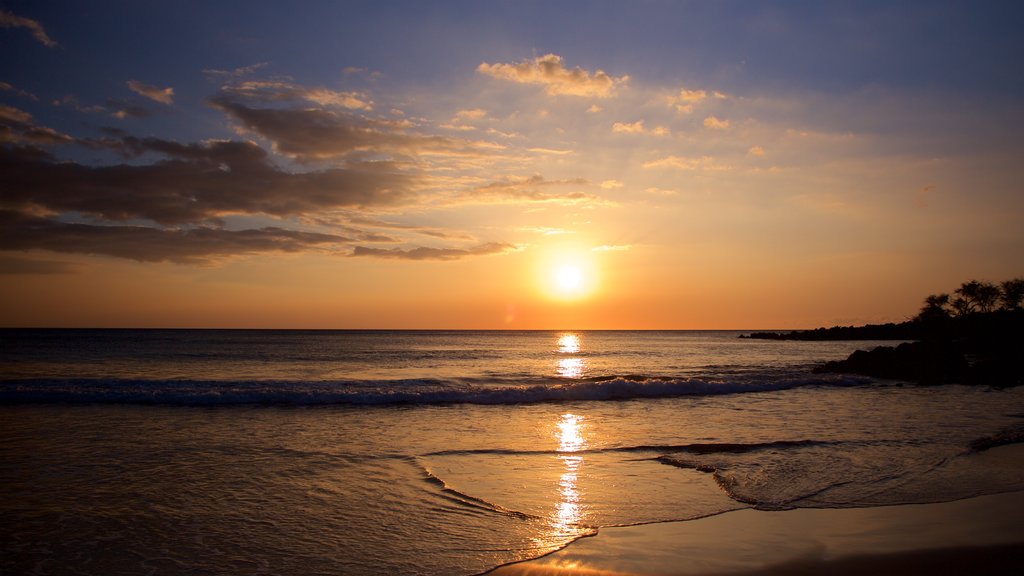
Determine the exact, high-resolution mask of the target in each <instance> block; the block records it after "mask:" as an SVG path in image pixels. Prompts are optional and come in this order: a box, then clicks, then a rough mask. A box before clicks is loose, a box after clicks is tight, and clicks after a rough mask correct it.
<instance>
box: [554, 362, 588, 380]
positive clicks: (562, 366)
mask: <svg viewBox="0 0 1024 576" xmlns="http://www.w3.org/2000/svg"><path fill="white" fill-rule="evenodd" d="M584 368H586V364H584V362H583V359H582V358H560V359H559V360H558V375H559V376H560V377H562V378H582V377H583V369H584Z"/></svg>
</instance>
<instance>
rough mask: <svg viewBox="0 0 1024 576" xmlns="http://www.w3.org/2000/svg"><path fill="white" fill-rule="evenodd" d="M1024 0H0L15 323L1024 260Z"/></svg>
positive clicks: (790, 299)
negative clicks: (1022, 0) (86, 0)
mask: <svg viewBox="0 0 1024 576" xmlns="http://www.w3.org/2000/svg"><path fill="white" fill-rule="evenodd" d="M1022 26H1024V4H1020V3H1019V2H941V1H926V2H871V1H857V2H819V1H808V2H800V1H785V2H772V1H765V2H746V1H738V2H732V1H716V2H710V1H707V2H672V1H653V0H652V1H636V2H615V1H592V2H570V1H562V2H558V1H545V2H532V1H491V2H398V1H394V2H392V1H382V0H375V1H372V2H302V3H289V2H265V1H245V2H190V1H185V2H180V1H178V2H159V1H153V2H128V1H125V2H110V1H99V2H90V3H88V4H84V3H81V2H72V1H67V2H61V1H52V2H50V1H48V2H28V1H0V155H2V156H0V326H12V327H13V326H40V327H228V328H235V327H237V328H409V329H432V328H446V329H447V328H451V329H787V328H810V327H815V326H823V325H835V324H840V325H848V324H862V323H877V322H890V321H897V322H898V321H901V320H905V319H907V318H909V317H911V316H913V315H914V314H915V313H916V312H917V310H918V309H919V308H920V306H921V304H922V301H923V299H924V297H925V296H927V295H928V294H933V293H938V292H950V291H952V290H953V289H954V288H956V287H957V286H959V285H960V283H961V282H963V281H965V280H968V279H972V278H976V279H982V280H990V281H997V282H998V281H1001V280H1006V279H1010V278H1014V277H1020V276H1022V275H1024V141H1022V138H1021V134H1024V74H1022V73H1021V64H1020V63H1021V61H1024V35H1021V34H1020V33H1019V31H1020V29H1021V28H1022Z"/></svg>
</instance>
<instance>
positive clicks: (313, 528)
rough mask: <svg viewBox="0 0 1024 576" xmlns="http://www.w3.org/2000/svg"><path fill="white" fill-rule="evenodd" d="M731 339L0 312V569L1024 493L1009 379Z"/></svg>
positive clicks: (530, 537) (509, 551)
mask: <svg viewBox="0 0 1024 576" xmlns="http://www.w3.org/2000/svg"><path fill="white" fill-rule="evenodd" d="M740 334H741V333H740V332H717V331H711V332H695V331H676V332H604V331H600V332H587V331H584V332H571V331H566V332H558V331H551V332H546V331H536V332H533V331H531V332H517V331H508V332H502V331H495V332H491V331H480V332H470V331H263V330H238V331H235V330H29V329H25V330H21V329H17V330H2V331H0V339H2V346H0V496H2V497H0V541H2V546H3V554H2V558H0V573H3V574H96V575H111V574H133V575H134V574H154V575H155V574H332V575H337V574H355V575H360V574H430V575H434V574H437V575H471V574H482V573H485V572H487V571H488V570H491V569H493V568H495V567H497V566H501V565H504V564H507V563H511V562H517V561H521V560H526V559H530V558H536V557H539V556H541V555H544V554H547V553H549V552H552V551H555V550H558V549H560V548H563V547H565V546H568V545H571V544H572V542H573V541H574V540H576V539H579V538H581V537H585V536H589V535H593V534H595V533H596V532H597V531H599V530H601V529H602V528H603V527H609V526H626V525H635V524H642V523H652V522H664V521H686V520H692V519H698V518H702V517H706V516H709V515H714V514H719V513H722V512H725V511H729V510H735V509H739V508H747V507H756V508H761V509H769V510H785V509H790V508H836V507H840V508H842V507H867V506H881V505H890V504H907V503H925V502H944V501H952V500H958V499H963V498H968V497H972V496H978V495H983V494H995V493H1001V492H1011V491H1021V490H1024V462H1021V461H1020V458H1019V457H1013V456H1011V455H1010V454H1011V453H1010V452H1006V451H1003V450H1001V449H1002V448H1005V446H1004V445H1005V444H1012V443H1017V442H1020V441H1021V440H1024V390H1022V389H1017V388H1011V389H1000V388H997V387H986V386H974V387H967V386H958V385H947V386H935V387H922V386H916V385H911V384H906V383H901V382H893V381H883V380H876V379H872V378H867V377H860V376H847V375H836V374H814V373H812V372H811V368H813V367H814V366H815V365H818V364H821V363H823V362H825V361H828V360H837V359H841V358H844V357H845V356H846V355H848V354H849V353H850V352H852V351H853V350H856V349H864V348H870V347H872V346H875V345H880V344H892V343H883V342H787V341H762V340H749V339H740V338H738V336H739V335H740ZM1016 453H1017V452H1012V454H1016Z"/></svg>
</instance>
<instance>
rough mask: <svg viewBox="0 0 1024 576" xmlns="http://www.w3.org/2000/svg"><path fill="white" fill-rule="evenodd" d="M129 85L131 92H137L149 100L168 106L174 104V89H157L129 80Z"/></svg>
mask: <svg viewBox="0 0 1024 576" xmlns="http://www.w3.org/2000/svg"><path fill="white" fill-rule="evenodd" d="M127 84H128V89H129V90H131V91H132V92H135V93H136V94H138V95H139V96H142V97H144V98H149V99H150V100H152V101H153V102H159V103H161V104H167V105H168V106H170V105H171V104H174V88H157V87H156V86H151V85H149V84H144V83H142V82H139V81H138V80H129V81H128V82H127Z"/></svg>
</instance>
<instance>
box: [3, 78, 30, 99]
mask: <svg viewBox="0 0 1024 576" xmlns="http://www.w3.org/2000/svg"><path fill="white" fill-rule="evenodd" d="M0 90H3V91H4V92H13V93H15V94H17V95H18V96H21V97H22V98H28V99H29V100H39V98H38V97H37V96H36V95H35V94H33V93H31V92H28V91H26V90H21V89H20V88H15V87H14V86H12V85H11V84H9V83H7V82H0Z"/></svg>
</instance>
